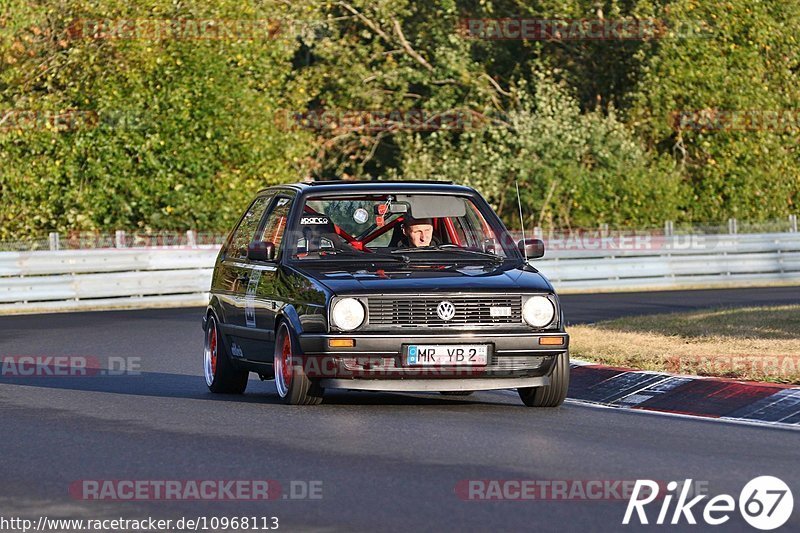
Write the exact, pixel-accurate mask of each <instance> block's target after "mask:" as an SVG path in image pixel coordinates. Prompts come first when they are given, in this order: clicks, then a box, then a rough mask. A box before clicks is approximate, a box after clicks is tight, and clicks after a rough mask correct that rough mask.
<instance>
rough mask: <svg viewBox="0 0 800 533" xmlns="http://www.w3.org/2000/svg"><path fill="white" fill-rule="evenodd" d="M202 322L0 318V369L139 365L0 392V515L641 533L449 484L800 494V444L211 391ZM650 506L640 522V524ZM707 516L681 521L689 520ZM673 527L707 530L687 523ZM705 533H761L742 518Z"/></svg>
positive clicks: (605, 519)
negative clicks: (119, 485) (68, 359)
mask: <svg viewBox="0 0 800 533" xmlns="http://www.w3.org/2000/svg"><path fill="white" fill-rule="evenodd" d="M562 301H563V302H564V305H565V309H566V312H567V318H568V320H569V321H570V322H573V323H577V322H591V321H596V320H599V319H602V318H607V317H613V316H620V315H623V314H629V313H642V312H647V313H650V312H664V311H676V310H686V309H693V308H702V307H711V306H718V305H762V304H774V303H797V302H798V301H800V288H797V287H795V288H785V287H782V288H774V289H756V290H750V289H747V290H743V289H738V290H726V291H694V292H685V293H678V292H670V293H647V294H639V295H636V294H633V293H630V294H624V295H623V294H607V295H566V296H563V297H562ZM201 313H202V309H166V310H142V311H116V312H101V313H75V314H56V315H39V316H35V315H30V316H16V317H3V318H0V354H2V355H3V356H20V355H42V356H50V355H53V356H59V355H67V356H85V357H93V358H96V359H97V360H99V361H101V362H104V363H105V362H109V361H110V360H109V358H126V359H124V360H125V361H128V363H129V364H130V362H139V363H140V364H141V368H140V371H141V373H140V374H139V375H104V376H85V377H84V376H74V377H55V376H50V377H28V378H26V377H14V376H11V377H9V376H4V377H0V420H2V426H0V427H2V436H1V437H0V457H1V458H2V459H1V460H0V509H2V512H1V513H0V514H2V515H3V516H4V517H10V516H19V517H29V518H34V519H35V518H37V517H40V516H47V517H49V518H55V517H60V518H65V517H72V518H119V517H122V518H126V519H142V518H146V517H148V516H152V517H157V518H165V519H166V518H171V519H178V518H180V517H189V518H197V517H199V516H205V517H212V516H215V517H235V516H248V517H252V516H256V517H273V516H274V517H278V519H279V522H280V530H283V531H404V532H405V531H500V530H514V531H625V530H638V529H640V527H634V526H622V525H621V522H622V517H623V514H624V512H625V507H626V501H624V500H616V501H615V500H613V499H611V500H601V501H584V500H580V499H568V500H566V501H532V500H526V501H465V500H464V499H463V498H464V492H463V491H457V490H456V487H463V486H464V484H465V483H467V481H466V480H564V481H567V482H574V481H581V480H582V481H589V480H601V481H604V482H606V483H613V482H614V481H621V480H635V479H644V478H646V479H652V480H657V481H661V482H664V483H666V482H668V481H671V480H677V481H682V480H684V479H687V478H691V479H693V480H694V481H695V482H698V483H699V486H701V487H705V489H706V490H707V493H708V494H709V495H710V496H715V495H718V494H723V493H725V494H731V495H732V496H733V497H734V499H737V500H738V497H739V493H740V491H741V489H742V487H743V486H744V485H745V483H747V482H748V481H749V480H750V479H752V478H754V477H757V476H761V475H773V476H777V477H780V478H782V479H783V480H784V481H786V482H787V483H788V484H789V485H790V487H792V488H793V489H797V488H798V487H799V486H800V485H798V481H800V461H798V458H800V432H796V431H791V430H784V429H776V428H769V427H758V426H748V425H739V424H730V423H722V422H715V421H709V420H703V419H692V418H684V417H677V416H669V415H659V414H651V413H643V412H635V411H630V410H626V411H622V410H612V409H604V408H599V407H591V406H586V405H583V404H580V403H575V402H568V403H567V404H566V405H565V406H563V407H562V408H559V409H555V410H535V409H529V408H525V407H523V406H522V403H521V402H520V401H519V400H518V398H517V396H516V394H513V395H512V394H508V393H505V392H483V393H478V394H475V395H473V396H471V397H469V398H467V399H458V398H446V397H442V396H438V395H410V394H374V393H356V392H333V393H330V394H329V395H327V396H326V400H325V403H324V404H323V405H322V406H319V407H288V406H284V405H282V404H280V403H279V402H278V398H277V394H276V393H275V390H274V386H273V385H272V383H271V382H259V381H257V380H254V379H251V381H250V384H249V386H248V390H247V393H246V394H245V395H244V396H239V397H234V396H218V395H212V394H210V393H209V392H207V389H206V386H205V383H204V381H203V377H202V370H201V348H202V332H201V329H200V317H201ZM138 358H140V359H138ZM264 479H267V480H276V481H278V482H280V485H281V487H282V488H283V492H282V493H281V495H279V497H278V498H277V499H276V500H274V501H266V502H265V501H258V502H253V501H240V500H236V501H228V500H226V501H174V500H170V501H164V500H160V501H147V500H145V501H135V502H134V501H117V500H100V501H96V500H88V499H81V498H80V496H76V494H75V493H74V492H73V493H72V494H71V493H70V491H69V489H70V486H71V485H72V486H73V487H74V486H75V483H76V482H79V481H80V480H264ZM303 481H306V482H307V481H314V482H317V484H316V485H315V486H317V487H318V486H319V482H321V487H322V488H321V498H317V499H292V498H291V496H298V497H300V496H302V492H303V490H302V487H303V484H302V483H298V482H303ZM293 482H294V483H293ZM290 487H295V488H296V491H295V494H291V492H292V491H291V490H290ZM283 496H286V497H287V498H283ZM794 496H795V504H796V505H795V511H794V514H793V516H792V518H791V519H790V522H789V523H788V524H787V525H786V526H784V529H785V530H791V529H794V530H797V529H798V527H800V511H798V502H800V493H798V491H797V490H795V495H794ZM675 499H677V498H675ZM661 501H663V500H657V502H658V503H653V504H651V506H648V507H647V509H648V516H649V518H650V520H651V521H655V518H656V516H657V515H658V511H659V508H660V506H661V503H660V502H661ZM706 501H707V500H706ZM672 505H673V507H674V500H673V503H672ZM702 505H704V502H701V504H700V505H698V506H697V507H695V512H694V515H695V517H696V518H697V519H698V520H699V521H701V523H702V518H701V515H702ZM698 508H699V510H698ZM668 516H669V517H670V518H671V516H672V512H670V513H669V515H668ZM641 529H644V528H641ZM646 529H648V530H650V531H659V530H662V529H663V530H674V529H676V528H675V527H669V526H653V525H651V526H649V527H648V528H646ZM677 529H681V530H687V531H704V530H707V529H708V526H705V525H696V526H690V525H687V523H686V521H685V519H684V520H683V521H682V522H681V526H680V527H678V528H677ZM714 529H715V530H717V531H756V530H755V529H753V528H751V527H750V526H749V525H747V524H746V523H745V522H744V520H743V519H742V517H741V515H739V514H738V513H737V512H732V513H731V518H730V520H729V521H728V522H727V523H725V524H724V525H722V526H717V527H716V528H714Z"/></svg>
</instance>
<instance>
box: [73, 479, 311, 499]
mask: <svg viewBox="0 0 800 533" xmlns="http://www.w3.org/2000/svg"><path fill="white" fill-rule="evenodd" d="M322 491H323V484H322V481H321V480H291V481H289V482H287V483H281V482H280V481H277V480H274V479H80V480H77V481H73V482H72V483H71V484H70V486H69V495H70V497H72V498H73V499H75V500H106V501H149V500H158V501H162V500H169V501H197V500H205V501H269V500H321V499H322Z"/></svg>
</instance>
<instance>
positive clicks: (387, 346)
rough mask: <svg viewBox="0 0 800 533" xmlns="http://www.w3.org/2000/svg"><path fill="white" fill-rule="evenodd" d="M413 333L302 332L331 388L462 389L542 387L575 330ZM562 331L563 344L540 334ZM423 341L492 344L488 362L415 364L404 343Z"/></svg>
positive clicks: (305, 353)
mask: <svg viewBox="0 0 800 533" xmlns="http://www.w3.org/2000/svg"><path fill="white" fill-rule="evenodd" d="M411 335H413V333H409V334H388V333H387V334H355V335H346V334H329V335H325V334H307V335H300V336H299V343H300V351H301V352H302V353H301V354H298V355H297V357H298V358H300V359H301V360H302V362H303V363H302V364H303V366H304V367H305V372H306V374H307V375H308V376H309V377H310V378H317V379H321V380H322V381H321V383H320V384H321V385H322V386H323V387H327V388H346V389H361V390H392V391H428V390H434V391H459V390H492V389H506V388H517V387H539V386H543V385H548V384H549V376H550V374H551V372H552V369H553V367H554V365H555V361H556V359H557V357H558V356H559V355H560V354H564V353H566V352H567V351H568V349H569V336H568V335H567V334H566V333H563V332H548V333H488V332H487V333H483V332H481V333H468V332H446V333H439V334H428V333H426V334H425V335H424V336H417V337H411ZM557 337H560V338H561V339H562V343H561V344H558V345H553V344H542V342H547V340H545V341H541V340H540V339H542V338H545V339H551V340H556V339H555V338H557ZM345 339H352V340H353V341H354V346H352V347H331V342H330V341H333V340H345ZM409 344H417V345H454V344H487V345H489V346H490V348H489V358H488V362H487V364H486V365H485V366H411V365H408V364H407V363H406V361H405V352H404V347H405V346H406V345H409Z"/></svg>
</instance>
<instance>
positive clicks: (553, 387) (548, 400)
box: [517, 352, 569, 407]
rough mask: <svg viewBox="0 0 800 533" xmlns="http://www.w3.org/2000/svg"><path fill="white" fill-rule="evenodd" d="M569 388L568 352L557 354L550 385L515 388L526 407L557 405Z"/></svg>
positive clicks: (565, 395) (562, 400)
mask: <svg viewBox="0 0 800 533" xmlns="http://www.w3.org/2000/svg"><path fill="white" fill-rule="evenodd" d="M568 390H569V352H565V353H563V354H561V355H559V356H558V358H557V359H556V363H555V368H554V369H553V374H552V375H551V376H550V385H545V386H544V387H525V388H519V389H517V392H519V397H520V399H522V403H524V404H525V405H527V406H528V407H558V406H559V405H561V404H562V403H564V399H565V398H566V397H567V391H568Z"/></svg>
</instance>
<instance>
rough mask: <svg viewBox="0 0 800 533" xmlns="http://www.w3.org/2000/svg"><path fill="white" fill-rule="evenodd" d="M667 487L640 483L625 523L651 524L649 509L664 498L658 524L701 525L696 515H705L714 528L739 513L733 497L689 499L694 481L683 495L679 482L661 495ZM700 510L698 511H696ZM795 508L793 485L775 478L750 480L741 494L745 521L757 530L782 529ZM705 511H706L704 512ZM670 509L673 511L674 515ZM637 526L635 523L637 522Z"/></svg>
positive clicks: (742, 512)
mask: <svg viewBox="0 0 800 533" xmlns="http://www.w3.org/2000/svg"><path fill="white" fill-rule="evenodd" d="M662 486H663V485H660V484H659V483H657V482H655V481H651V480H649V479H644V480H643V479H639V480H636V484H635V485H634V487H633V494H632V495H631V498H630V500H629V501H628V507H627V508H626V509H625V517H624V518H623V519H622V523H623V524H625V525H627V524H630V523H631V519H632V518H633V517H634V512H635V513H636V514H635V516H636V518H637V519H638V520H639V523H641V524H649V523H650V522H649V520H650V519H652V516H651V517H648V516H647V512H646V511H645V506H647V505H648V504H650V503H652V502H653V501H655V500H656V499H661V500H662V501H661V508H660V510H659V512H658V518H656V521H655V523H656V524H659V525H661V524H673V525H674V524H680V523H681V522H682V520H685V521H686V523H687V524H697V519H696V518H695V513H698V515H700V514H701V516H702V519H703V521H704V522H705V523H706V524H708V525H711V526H718V525H721V524H724V523H725V522H727V521H728V520H729V519H730V515H731V513H732V512H734V511H735V510H736V507H737V502H736V500H735V499H734V497H733V496H731V495H729V494H720V495H719V496H714V497H713V498H711V499H709V500H708V501H707V502H705V505H700V502H702V501H703V500H704V499H705V498H707V495H705V494H701V495H700V496H695V497H694V498H692V499H691V500H690V499H689V496H690V494H689V491H690V488H691V486H692V480H691V479H687V480H686V482H685V483H683V487H682V490H681V491H680V495H678V493H677V490H676V489H677V488H678V483H677V482H676V481H670V482H669V483H667V487H666V489H667V490H666V494H659V488H661V487H662ZM674 496H678V498H677V502H676V504H675V507H674V509H670V507H671V505H672V500H673V499H674ZM695 507H696V508H695ZM793 507H794V498H793V497H792V491H791V490H790V489H789V486H788V485H786V483H784V482H783V481H782V480H780V479H778V478H776V477H773V476H759V477H757V478H755V479H752V480H750V481H749V482H748V483H747V485H745V486H744V488H743V489H742V492H741V493H740V494H739V501H738V508H739V512H740V513H741V515H742V517H743V518H744V520H745V521H746V522H747V523H748V524H750V525H751V526H753V527H754V528H756V529H761V530H764V531H768V530H772V529H776V528H779V527H781V526H782V525H783V524H785V523H786V521H787V520H789V517H790V516H791V514H792V509H793ZM701 509H702V511H701ZM670 510H671V511H672V513H671V516H670ZM634 523H635V521H634Z"/></svg>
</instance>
